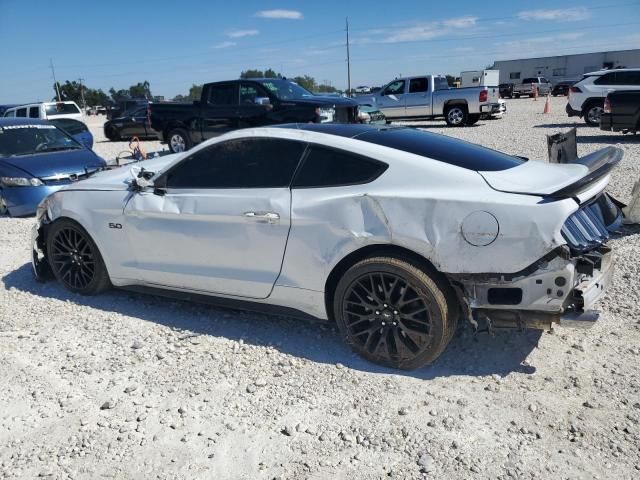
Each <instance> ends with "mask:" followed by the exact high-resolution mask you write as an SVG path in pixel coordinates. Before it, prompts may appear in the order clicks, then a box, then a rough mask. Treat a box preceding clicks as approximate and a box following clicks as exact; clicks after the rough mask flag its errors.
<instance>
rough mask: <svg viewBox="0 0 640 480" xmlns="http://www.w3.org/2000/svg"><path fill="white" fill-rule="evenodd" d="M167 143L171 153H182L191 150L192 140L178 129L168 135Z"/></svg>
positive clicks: (183, 131)
mask: <svg viewBox="0 0 640 480" xmlns="http://www.w3.org/2000/svg"><path fill="white" fill-rule="evenodd" d="M167 139H168V141H167V143H168V144H169V150H171V153H180V152H184V151H185V150H189V149H190V148H191V140H190V139H189V135H188V134H187V132H186V131H185V130H184V129H182V128H176V129H174V130H171V131H170V132H169V134H168V135H167Z"/></svg>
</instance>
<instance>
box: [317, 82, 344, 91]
mask: <svg viewBox="0 0 640 480" xmlns="http://www.w3.org/2000/svg"><path fill="white" fill-rule="evenodd" d="M317 91H318V92H328V93H335V92H339V91H340V90H338V89H337V88H336V87H334V86H333V85H328V84H326V83H321V84H320V85H318V90H317Z"/></svg>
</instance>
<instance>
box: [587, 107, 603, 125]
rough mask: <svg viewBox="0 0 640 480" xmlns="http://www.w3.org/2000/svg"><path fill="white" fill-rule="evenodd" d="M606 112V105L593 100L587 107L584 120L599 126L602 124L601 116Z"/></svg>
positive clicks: (588, 123)
mask: <svg viewBox="0 0 640 480" xmlns="http://www.w3.org/2000/svg"><path fill="white" fill-rule="evenodd" d="M603 112H604V107H603V106H602V104H601V103H598V102H592V103H590V104H589V105H587V107H586V108H585V112H584V121H585V122H586V123H587V125H590V126H592V127H597V126H599V125H600V117H601V116H602V113H603Z"/></svg>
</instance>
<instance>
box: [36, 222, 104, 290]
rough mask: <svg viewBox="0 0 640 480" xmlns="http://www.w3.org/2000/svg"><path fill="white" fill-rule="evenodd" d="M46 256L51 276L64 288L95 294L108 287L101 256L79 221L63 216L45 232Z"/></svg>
mask: <svg viewBox="0 0 640 480" xmlns="http://www.w3.org/2000/svg"><path fill="white" fill-rule="evenodd" d="M47 258H48V260H49V265H50V266H51V269H52V270H53V275H54V276H55V278H56V280H58V281H59V282H60V283H61V284H62V285H63V286H64V287H65V288H67V290H70V291H72V292H74V293H79V294H81V295H95V294H96V293H100V292H101V291H103V290H106V289H107V288H109V287H110V286H111V282H110V281H109V275H108V273H107V268H106V267H105V265H104V261H103V260H102V255H100V251H99V250H98V247H97V246H96V244H95V242H94V241H93V239H92V238H91V236H90V235H89V234H88V233H87V232H86V230H85V229H84V228H82V227H81V226H80V225H79V224H78V223H76V222H74V221H73V220H70V219H67V218H62V219H60V220H57V221H55V222H54V223H53V224H52V225H51V227H50V228H49V232H48V234H47Z"/></svg>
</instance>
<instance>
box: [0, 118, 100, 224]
mask: <svg viewBox="0 0 640 480" xmlns="http://www.w3.org/2000/svg"><path fill="white" fill-rule="evenodd" d="M105 165H106V163H105V161H104V160H103V159H102V158H100V157H99V156H97V155H96V154H95V153H93V151H91V150H89V149H88V148H87V147H85V146H84V145H83V144H81V143H79V142H78V141H76V140H75V139H74V138H72V137H71V136H70V135H69V134H68V133H66V132H65V131H63V130H61V129H60V128H58V127H56V126H55V125H52V124H51V123H49V122H46V121H43V120H37V119H34V118H0V213H8V214H9V215H11V216H20V217H21V216H27V215H33V214H34V213H35V212H36V209H37V207H38V204H39V203H40V201H41V200H42V199H43V198H45V197H46V196H47V195H49V194H51V193H53V192H55V191H57V190H59V189H60V188H62V187H63V186H64V185H67V184H69V183H72V182H75V181H77V180H81V179H83V178H86V177H87V176H89V175H90V174H91V173H93V172H95V171H96V170H99V169H101V168H103V167H104V166H105Z"/></svg>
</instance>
